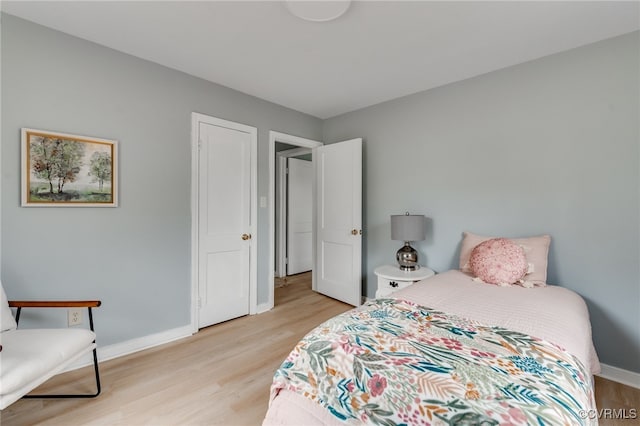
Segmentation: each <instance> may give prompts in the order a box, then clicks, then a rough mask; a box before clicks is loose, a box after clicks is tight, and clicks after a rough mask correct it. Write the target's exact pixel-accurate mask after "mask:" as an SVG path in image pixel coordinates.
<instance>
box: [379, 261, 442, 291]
mask: <svg viewBox="0 0 640 426" xmlns="http://www.w3.org/2000/svg"><path fill="white" fill-rule="evenodd" d="M373 272H374V273H375V274H376V275H377V276H378V289H377V290H376V298H379V297H386V296H388V295H390V294H391V293H393V292H394V291H396V290H400V289H401V288H405V287H408V286H410V285H411V284H413V283H415V282H418V281H420V280H424V279H425V278H429V277H431V276H433V275H435V272H434V271H432V270H431V269H429V268H425V267H424V266H421V267H420V269H417V270H415V271H403V270H402V269H400V268H399V267H398V266H397V265H384V266H379V267H377V268H376V269H375V270H374V271H373Z"/></svg>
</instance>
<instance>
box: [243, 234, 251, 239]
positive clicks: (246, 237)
mask: <svg viewBox="0 0 640 426" xmlns="http://www.w3.org/2000/svg"><path fill="white" fill-rule="evenodd" d="M242 239H243V240H244V241H247V240H250V239H251V234H242Z"/></svg>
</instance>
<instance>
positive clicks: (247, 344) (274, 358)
mask: <svg viewBox="0 0 640 426" xmlns="http://www.w3.org/2000/svg"><path fill="white" fill-rule="evenodd" d="M276 285H277V287H276V292H275V300H276V307H275V308H274V309H273V310H271V311H269V312H266V313H264V314H260V315H254V316H248V317H243V318H239V319H236V320H233V321H228V322H225V323H222V324H218V325H215V326H212V327H208V328H206V329H203V330H201V331H200V332H199V333H198V334H196V335H195V336H192V337H189V338H187V339H182V340H180V341H177V342H173V343H169V344H166V345H163V346H160V347H156V348H153V349H149V350H146V351H142V352H138V353H135V354H132V355H129V356H126V357H122V358H118V359H114V360H111V361H106V362H103V363H101V364H100V371H101V378H102V384H103V391H102V394H101V395H100V396H99V397H98V398H96V399H66V400H64V399H52V400H47V399H22V400H20V401H18V402H16V403H15V404H13V405H11V406H9V407H7V408H6V409H4V410H3V411H2V412H1V414H0V423H1V424H2V425H3V426H11V425H20V426H24V425H65V426H72V425H128V426H135V425H216V424H219V425H260V423H261V422H262V419H263V417H264V414H265V412H266V410H267V403H268V397H269V387H270V385H271V379H272V376H273V373H274V371H275V369H276V368H278V366H279V365H280V363H281V362H282V360H283V359H284V358H285V357H286V356H287V354H288V353H289V351H290V350H291V348H292V347H293V346H294V345H295V343H296V342H297V341H298V340H299V339H300V338H301V337H302V336H303V335H304V334H306V333H307V332H308V331H309V330H311V329H312V328H313V327H314V326H316V325H318V324H319V323H321V322H322V321H324V320H325V319H328V318H330V317H332V316H334V315H337V314H338V313H341V312H344V311H346V310H348V309H350V308H351V307H350V306H349V305H346V304H344V303H341V302H338V301H336V300H333V299H330V298H328V297H324V296H321V295H319V294H317V293H314V292H313V291H311V278H310V274H300V275H298V276H294V277H289V278H287V280H286V281H281V282H278V283H276ZM98 330H99V328H98ZM92 377H93V372H92V368H91V367H87V368H83V369H80V370H76V371H72V372H69V373H65V374H61V375H59V376H56V377H54V378H53V379H51V380H49V381H48V382H47V383H46V384H45V385H43V386H41V387H40V388H39V389H38V392H39V393H44V392H48V393H52V392H55V393H60V392H75V393H78V392H89V391H91V390H93V381H92ZM596 398H597V401H598V406H599V408H612V409H624V408H626V409H627V413H628V412H629V410H630V409H632V408H635V409H639V410H640V390H638V389H633V388H630V387H627V386H623V385H620V384H618V383H614V382H610V381H607V380H604V379H600V378H597V380H596ZM639 414H640V413H639ZM600 424H601V425H605V426H608V425H623V426H625V425H626V426H630V425H631V424H635V422H634V420H626V421H624V420H617V421H616V420H601V422H600Z"/></svg>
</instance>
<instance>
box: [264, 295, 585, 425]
mask: <svg viewBox="0 0 640 426" xmlns="http://www.w3.org/2000/svg"><path fill="white" fill-rule="evenodd" d="M558 326H562V325H560V324H559V325H558ZM281 389H288V390H292V391H294V392H297V393H299V394H302V395H304V396H305V397H307V398H309V399H311V400H313V401H316V402H317V403H318V404H320V405H322V406H324V407H325V408H326V409H327V410H329V412H331V413H332V415H333V416H335V417H336V418H337V419H340V420H343V421H345V422H347V423H351V422H358V421H362V422H364V423H367V424H380V425H419V424H425V425H426V424H469V425H471V424H473V425H497V424H512V425H524V424H536V425H551V424H558V425H574V424H587V423H588V422H589V420H587V419H585V418H583V417H586V416H585V415H584V413H586V412H587V410H590V409H594V408H595V405H594V398H593V387H592V383H591V376H590V375H589V374H588V373H587V372H586V369H585V368H584V366H583V365H582V364H581V363H580V361H579V360H578V359H577V358H576V357H574V356H573V355H571V354H569V353H567V352H566V351H564V350H563V349H562V348H560V347H558V346H557V345H555V344H553V343H549V342H546V341H543V340H540V339H537V338H535V337H532V336H528V335H526V334H522V333H518V332H515V331H510V330H507V329H504V328H501V327H491V326H485V325H482V324H479V323H477V322H475V321H471V320H468V319H464V318H461V317H458V316H453V315H448V314H446V313H443V312H439V311H435V310H432V309H429V308H427V307H423V306H418V305H416V304H414V303H411V302H407V301H402V300H396V299H378V300H374V301H371V302H368V303H367V304H365V305H363V306H361V307H359V308H356V309H353V310H351V311H349V312H346V313H344V314H341V315H339V316H337V317H334V318H332V319H330V320H329V321H327V322H325V323H323V324H321V325H320V326H318V327H317V328H316V329H314V330H313V331H311V332H310V333H309V334H308V335H307V336H305V337H304V338H303V339H302V340H301V341H300V342H299V343H298V344H297V345H296V347H295V348H294V349H293V351H292V352H291V353H290V354H289V356H288V357H287V359H286V360H285V361H284V363H283V364H282V365H281V366H280V368H279V369H278V370H277V371H276V374H275V377H274V381H273V385H272V387H271V398H274V397H275V396H276V395H277V394H278V392H279V391H280V390H281Z"/></svg>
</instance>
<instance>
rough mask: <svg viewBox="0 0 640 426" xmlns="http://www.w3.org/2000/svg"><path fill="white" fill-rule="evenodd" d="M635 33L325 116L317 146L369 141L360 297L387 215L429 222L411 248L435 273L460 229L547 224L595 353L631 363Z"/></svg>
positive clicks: (638, 311) (558, 268) (512, 230)
mask: <svg viewBox="0 0 640 426" xmlns="http://www.w3.org/2000/svg"><path fill="white" fill-rule="evenodd" d="M639 34H640V33H638V32H636V33H632V34H630V35H626V36H622V37H618V38H614V39H611V40H607V41H603V42H600V43H596V44H593V45H589V46H585V47H582V48H578V49H574V50H570V51H568V52H565V53H561V54H557V55H553V56H549V57H546V58H542V59H539V60H536V61H532V62H528V63H525V64H522V65H518V66H514V67H511V68H507V69H504V70H501V71H497V72H492V73H489V74H486V75H482V76H479V77H476V78H472V79H469V80H466V81H462V82H458V83H454V84H450V85H447V86H444V87H440V88H437V89H433V90H429V91H426V92H422V93H419V94H415V95H412V96H408V97H404V98H401V99H397V100H393V101H390V102H386V103H383V104H379V105H377V106H373V107H370V108H365V109H362V110H359V111H356V112H352V113H349V114H345V115H341V116H338V117H335V118H331V119H329V120H326V121H325V124H324V140H325V141H327V142H330V141H339V140H344V139H350V138H354V137H364V139H365V142H364V168H365V171H364V173H365V178H364V182H365V195H364V197H365V204H364V205H365V208H364V212H365V219H364V221H365V223H364V226H365V229H366V232H365V242H364V244H365V249H364V251H365V255H364V259H365V269H366V271H367V283H366V285H367V295H368V296H370V297H371V296H373V295H374V292H375V285H376V280H375V276H374V274H373V270H374V269H375V268H376V267H377V266H378V265H381V264H384V263H392V262H393V261H394V253H395V252H396V250H397V249H398V247H399V246H398V242H397V241H391V239H390V230H389V220H390V219H389V216H390V215H391V214H401V213H403V212H405V211H409V212H411V213H424V214H426V215H427V216H428V217H430V218H432V223H431V229H430V232H429V236H428V238H427V240H426V241H423V242H421V243H418V244H416V245H415V247H416V248H417V249H418V251H419V253H420V255H421V258H422V259H424V262H425V263H426V264H427V265H428V266H429V267H431V268H433V269H435V270H437V271H443V270H447V269H451V268H457V265H458V252H459V244H460V241H461V234H462V232H463V231H465V230H469V231H472V232H475V233H479V234H485V235H496V236H506V237H516V236H529V235H538V234H542V233H549V234H550V235H551V236H552V244H551V251H550V254H549V268H548V271H549V275H548V277H549V282H550V283H554V284H559V285H562V286H564V287H567V288H570V289H573V290H575V291H577V292H578V293H580V294H581V295H582V296H583V297H584V298H585V299H586V301H587V303H588V305H589V309H590V313H591V318H592V323H593V330H594V337H595V343H596V346H597V349H598V353H599V355H600V356H601V359H602V361H603V362H605V363H607V364H610V365H613V366H616V367H620V368H624V369H627V370H631V371H635V372H640V326H639V325H640V271H639V260H640V252H639V242H640V234H639V232H640V229H639V221H640V215H639V209H638V206H639V202H640V197H639V191H640V186H639V178H640V176H639V165H640V157H639V144H640V142H639V130H638V126H639V108H638V102H639V94H640V88H639V80H640V69H639V63H640V61H639V59H640V58H639V54H638V52H639V51H640V42H639V37H640V36H639ZM540 309H544V306H541V307H540ZM559 326H561V325H559Z"/></svg>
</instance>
